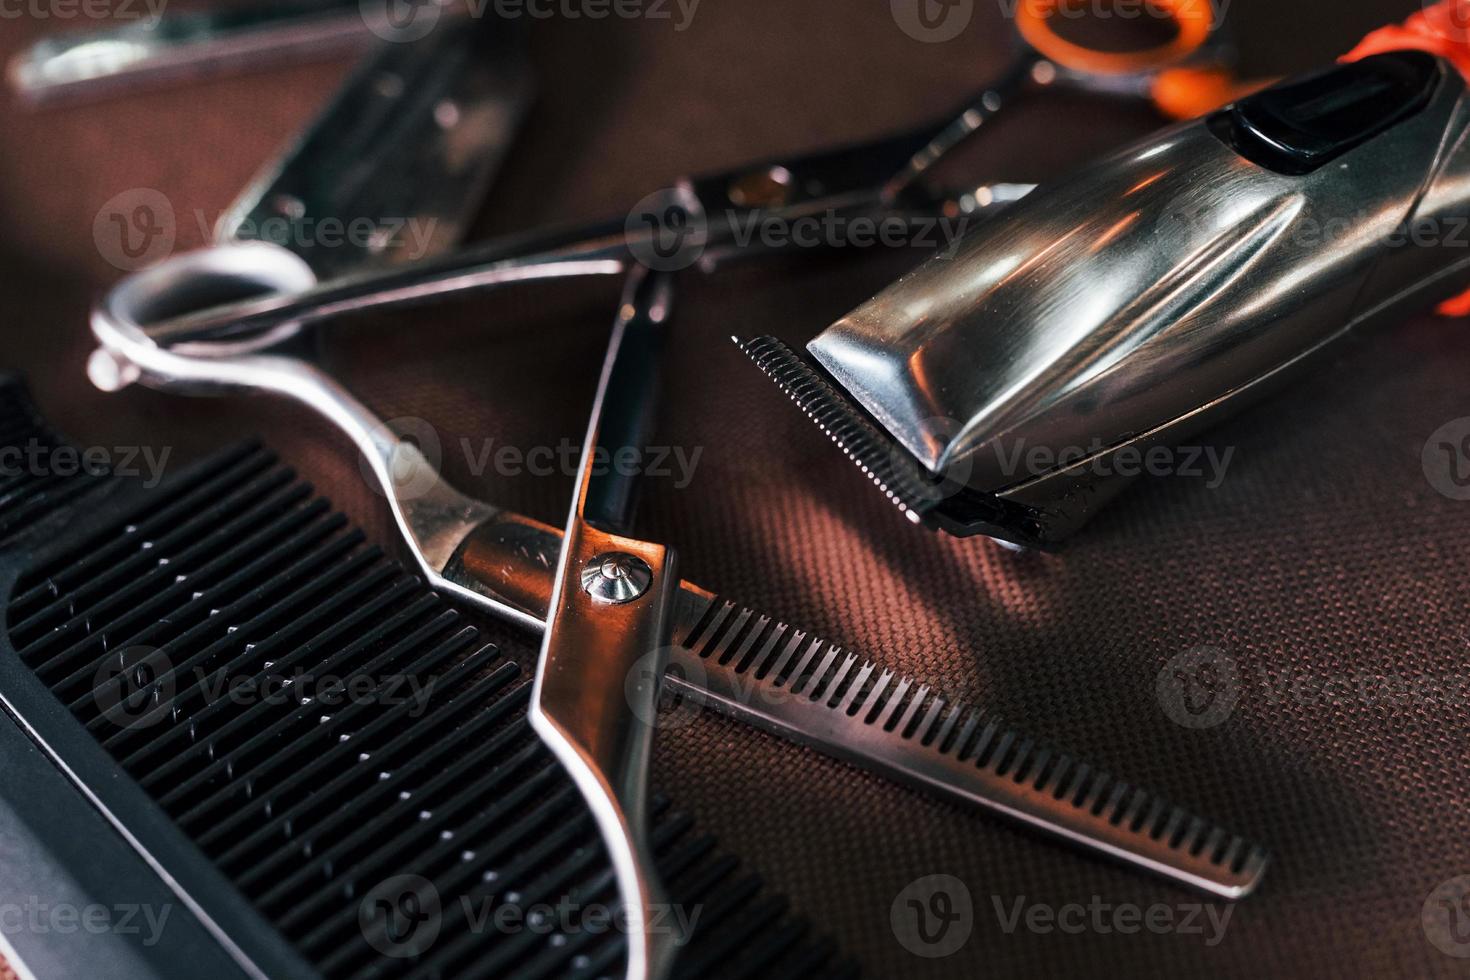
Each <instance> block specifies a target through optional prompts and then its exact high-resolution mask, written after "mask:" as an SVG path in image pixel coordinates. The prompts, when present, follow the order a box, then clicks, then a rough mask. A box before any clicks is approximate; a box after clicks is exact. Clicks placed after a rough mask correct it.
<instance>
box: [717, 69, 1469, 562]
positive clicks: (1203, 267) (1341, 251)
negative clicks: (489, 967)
mask: <svg viewBox="0 0 1470 980" xmlns="http://www.w3.org/2000/svg"><path fill="white" fill-rule="evenodd" d="M1467 126H1470V97H1467V94H1466V85H1465V81H1464V79H1463V78H1462V76H1461V75H1460V73H1459V72H1458V71H1456V70H1455V68H1454V67H1453V66H1452V65H1451V64H1450V63H1448V62H1446V61H1444V60H1442V59H1440V58H1437V57H1435V56H1433V55H1430V54H1427V53H1425V52H1421V51H1395V52H1391V53H1388V54H1380V55H1375V56H1372V57H1369V58H1366V59H1363V60H1361V61H1356V62H1351V63H1347V64H1342V65H1338V66H1335V67H1333V68H1330V69H1328V70H1326V71H1323V72H1319V73H1316V74H1313V75H1309V76H1305V77H1300V78H1296V79H1292V80H1289V81H1286V82H1283V83H1281V84H1278V85H1276V86H1274V87H1272V88H1270V89H1266V90H1265V91H1263V92H1260V93H1258V94H1256V95H1254V96H1251V97H1248V98H1245V99H1242V100H1240V101H1238V102H1236V103H1234V104H1233V105H1230V106H1227V107H1226V108H1224V109H1221V110H1219V111H1217V112H1215V113H1214V114H1212V115H1210V116H1208V117H1206V118H1204V119H1201V120H1198V121H1195V122H1190V123H1185V124H1180V125H1177V126H1173V127H1170V128H1168V129H1165V130H1163V131H1162V132H1160V133H1158V134H1156V135H1155V136H1154V137H1152V138H1151V139H1149V140H1147V141H1144V142H1141V143H1138V144H1136V145H1133V146H1131V147H1129V148H1127V149H1124V150H1122V151H1120V152H1118V153H1116V154H1115V155H1113V156H1111V157H1109V158H1107V159H1105V160H1103V161H1102V162H1100V163H1099V164H1097V165H1096V166H1093V167H1091V168H1089V169H1087V170H1085V171H1083V172H1081V173H1079V174H1077V175H1076V176H1074V177H1072V178H1070V179H1068V180H1066V181H1063V182H1060V183H1057V184H1055V185H1053V186H1051V187H1049V188H1047V187H1043V188H1042V189H1040V190H1038V191H1036V192H1034V193H1033V194H1031V195H1030V196H1028V197H1026V198H1025V199H1023V200H1022V201H1020V202H1018V203H1017V204H1015V205H1013V206H1012V207H1011V208H1009V209H1008V210H1006V211H1005V212H1003V213H1002V214H1001V215H999V216H998V217H997V218H996V219H995V220H991V221H987V222H985V223H984V224H983V225H981V226H980V227H978V228H977V229H976V230H975V231H974V232H972V233H971V234H970V235H969V236H968V237H967V238H966V239H964V240H963V241H962V242H961V243H960V245H959V246H958V248H957V249H956V250H955V251H954V253H953V254H942V255H938V256H935V257H933V258H931V259H929V260H928V261H927V262H926V263H925V264H924V265H922V266H921V267H919V268H918V269H917V270H915V271H914V272H912V273H910V274H909V275H907V276H905V277H904V278H902V279H900V280H899V281H898V282H896V283H894V284H893V285H891V286H890V287H888V288H887V289H885V290H884V291H883V292H881V293H879V294H878V295H877V296H876V297H874V298H873V299H872V300H870V301H868V302H867V303H865V304H863V305H862V306H860V307H858V308H857V309H856V310H854V311H853V312H852V313H850V314H848V315H847V316H845V317H843V318H842V319H840V320H838V321H837V322H836V323H834V324H832V325H831V326H830V327H828V328H827V329H826V330H825V331H823V332H822V333H821V334H820V335H819V336H817V337H816V339H814V340H813V341H812V342H811V343H810V344H808V346H807V350H808V352H809V353H810V355H811V358H812V359H813V360H814V361H815V365H816V366H813V365H811V364H809V363H808V362H807V361H806V360H805V359H803V358H801V357H799V356H798V355H796V354H795V353H794V352H792V351H791V350H790V349H789V348H787V347H785V345H783V344H781V343H780V342H779V341H775V340H773V339H772V338H758V339H756V340H752V341H748V342H742V347H743V348H744V349H745V350H746V352H747V353H748V354H750V355H751V356H752V357H753V358H754V359H755V360H756V362H757V363H758V364H759V365H760V366H761V368H762V369H763V370H764V371H765V372H766V373H767V374H768V375H770V376H771V377H772V378H773V379H774V380H776V381H777V382H778V383H779V384H780V385H781V386H782V387H783V388H784V389H785V390H787V392H788V393H789V394H790V395H791V396H792V398H793V399H795V400H796V401H797V402H798V403H799V404H800V405H801V406H802V407H803V409H804V410H805V411H806V412H807V414H808V415H809V416H811V417H812V418H813V419H814V420H816V421H817V422H818V423H819V424H820V425H821V426H822V427H823V429H824V430H826V431H827V432H828V433H829V434H830V435H831V436H832V437H833V439H834V440H835V441H837V442H838V443H839V444H840V445H841V446H842V447H843V449H844V450H845V451H846V452H847V453H848V455H850V456H851V457H852V458H853V459H854V460H855V461H856V462H857V463H858V464H859V465H860V466H861V467H862V468H863V469H864V471H865V472H867V473H868V474H869V475H870V476H871V477H872V479H873V480H874V482H875V483H877V484H878V485H879V486H880V487H881V488H882V489H883V490H884V492H885V493H886V494H887V495H888V496H889V497H890V498H891V499H893V501H894V502H895V503H896V504H898V506H899V507H900V509H901V510H903V511H904V512H905V514H906V515H907V516H909V518H910V519H911V520H914V521H916V522H921V523H924V524H927V525H929V526H932V527H937V528H940V529H943V530H946V531H948V532H950V533H953V534H958V535H970V534H986V535H991V536H993V537H997V538H1001V539H1004V540H1009V541H1012V542H1016V543H1020V544H1026V545H1041V546H1044V545H1046V544H1049V543H1052V542H1055V541H1057V540H1059V539H1061V538H1064V537H1065V536H1067V535H1068V534H1070V533H1071V532H1073V531H1074V530H1076V529H1077V528H1078V527H1080V526H1081V525H1082V524H1083V523H1084V522H1085V521H1086V520H1087V519H1088V518H1090V517H1091V516H1092V514H1093V513H1094V512H1095V511H1096V510H1097V509H1098V507H1099V506H1101V505H1102V504H1103V503H1105V502H1106V501H1107V500H1108V499H1110V498H1111V497H1112V496H1113V495H1114V494H1115V493H1116V492H1117V491H1118V490H1120V489H1121V488H1122V486H1123V485H1125V484H1126V483H1127V482H1128V480H1129V479H1131V478H1132V476H1135V475H1138V472H1139V471H1140V469H1141V466H1140V465H1139V463H1140V462H1141V461H1142V460H1145V459H1146V458H1147V454H1148V452H1149V450H1151V449H1154V448H1155V447H1166V449H1167V448H1168V447H1177V446H1179V445H1181V442H1180V441H1181V440H1183V439H1187V438H1189V437H1190V436H1192V435H1193V434H1195V433H1197V432H1198V431H1199V430H1201V429H1202V428H1204V427H1205V426H1207V425H1209V424H1211V423H1213V422H1215V421H1216V420H1218V419H1221V418H1223V417H1224V416H1226V415H1228V414H1229V413H1231V412H1233V411H1235V410H1236V409H1238V408H1240V407H1241V406H1243V405H1245V404H1246V403H1248V402H1250V401H1251V400H1253V399H1254V398H1256V397H1258V396H1259V395H1261V394H1263V393H1265V392H1267V391H1269V390H1270V389H1271V388H1272V387H1273V386H1274V385H1276V384H1279V383H1280V382H1281V381H1283V380H1285V379H1287V378H1289V377H1290V376H1291V374H1292V371H1293V370H1294V369H1296V368H1298V367H1300V366H1301V365H1303V364H1304V363H1305V362H1306V360H1307V357H1308V355H1310V354H1312V353H1313V352H1315V351H1317V350H1318V349H1320V348H1322V347H1323V346H1324V345H1326V344H1327V343H1329V342H1330V341H1332V340H1333V339H1335V338H1337V337H1339V336H1341V335H1343V334H1344V333H1345V332H1346V331H1348V330H1349V329H1352V328H1354V327H1357V326H1359V325H1362V324H1369V323H1373V322H1376V321H1379V320H1386V319H1390V318H1392V317H1395V316H1399V315H1402V314H1403V313H1405V312H1407V311H1410V310H1413V309H1416V308H1422V307H1426V306H1429V305H1431V304H1433V303H1435V302H1437V301H1441V300H1444V299H1446V298H1448V297H1449V296H1451V295H1453V294H1455V293H1458V292H1461V291H1463V290H1464V288H1465V286H1466V282H1467V280H1470V235H1467V233H1466V219H1467V217H1470V147H1467V146H1466V133H1467ZM1038 449H1039V450H1041V451H1040V452H1038V451H1037V450H1038ZM1158 451H1160V452H1162V451H1165V450H1158ZM1038 459H1040V460H1043V461H1047V460H1049V461H1051V465H1049V466H1043V467H1037V466H1036V465H1034V464H1035V461H1036V460H1038ZM1125 464H1131V465H1125Z"/></svg>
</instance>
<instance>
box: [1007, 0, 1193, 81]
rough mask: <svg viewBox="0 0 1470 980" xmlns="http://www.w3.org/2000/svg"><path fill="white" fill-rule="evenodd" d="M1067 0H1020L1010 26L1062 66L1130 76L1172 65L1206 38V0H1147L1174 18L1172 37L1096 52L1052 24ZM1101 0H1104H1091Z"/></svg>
mask: <svg viewBox="0 0 1470 980" xmlns="http://www.w3.org/2000/svg"><path fill="white" fill-rule="evenodd" d="M1071 2H1072V0H1021V3H1020V4H1019V5H1018V6H1017V8H1016V29H1017V30H1018V31H1019V32H1020V34H1021V37H1022V38H1024V39H1025V41H1026V43H1027V44H1029V45H1031V47H1032V48H1034V49H1035V50H1036V51H1037V52H1038V53H1039V54H1040V55H1041V56H1042V57H1044V58H1047V59H1048V60H1050V61H1054V62H1056V63H1057V64H1058V65H1060V66H1061V67H1063V68H1069V69H1071V70H1073V71H1081V72H1087V73H1089V74H1094V75H1134V74H1138V73H1140V72H1147V71H1154V70H1156V69H1159V68H1163V67H1165V66H1167V65H1174V64H1178V63H1179V62H1181V61H1183V60H1185V59H1186V58H1188V57H1189V56H1190V55H1192V54H1194V53H1195V52H1196V51H1198V50H1199V49H1200V47H1201V46H1202V45H1203V44H1204V43H1205V41H1207V40H1208V39H1209V36H1210V30H1211V29H1212V28H1213V27H1214V26H1215V11H1214V8H1213V7H1212V6H1211V2H1212V0H1147V2H1148V5H1149V6H1150V7H1153V8H1156V9H1159V10H1161V11H1163V12H1164V14H1165V15H1167V16H1168V18H1169V19H1170V20H1172V21H1173V22H1174V27H1175V29H1176V33H1175V36H1174V37H1173V38H1171V39H1170V40H1168V41H1167V42H1165V43H1164V44H1159V45H1155V46H1153V47H1150V48H1139V49H1138V50H1135V51H1099V50H1097V49H1095V48H1089V47H1087V46H1086V45H1082V44H1077V43H1075V42H1072V41H1068V40H1067V39H1066V38H1064V37H1062V36H1061V35H1060V34H1058V33H1057V32H1056V30H1055V29H1054V28H1053V27H1052V22H1053V19H1054V18H1055V16H1056V14H1057V12H1058V11H1059V10H1061V9H1062V8H1064V7H1066V6H1068V5H1069V4H1070V3H1071ZM1092 2H1094V3H1097V2H1104V0H1092Z"/></svg>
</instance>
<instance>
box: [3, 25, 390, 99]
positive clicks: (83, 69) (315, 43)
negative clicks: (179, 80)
mask: <svg viewBox="0 0 1470 980" xmlns="http://www.w3.org/2000/svg"><path fill="white" fill-rule="evenodd" d="M143 7H144V5H143V4H139V5H138V8H139V10H140V11H141V10H142V8H143ZM153 10H154V8H153V7H151V6H150V7H149V8H148V10H147V11H145V12H143V13H142V14H140V18H141V19H139V20H138V21H136V22H134V23H129V24H125V25H123V26H121V27H117V28H113V29H110V30H104V31H75V32H68V33H66V34H61V35H58V36H53V37H46V38H42V39H41V40H39V41H37V42H36V43H35V44H33V45H31V46H30V47H29V48H27V49H26V50H24V51H22V52H21V53H20V54H18V55H16V56H15V57H14V58H13V59H11V62H10V66H9V75H10V84H11V86H12V87H13V88H14V89H15V90H16V91H17V92H19V93H20V94H21V95H22V96H23V97H24V98H26V99H28V100H29V101H32V102H51V101H59V100H64V99H65V100H70V99H78V98H90V97H95V96H100V95H108V94H111V93H113V92H116V91H120V90H124V89H127V88H130V87H133V86H135V85H139V84H142V83H146V82H154V81H159V80H162V79H166V78H174V77H179V76H183V75H192V74H202V73H206V72H208V73H214V72H218V71H226V70H232V69H238V68H261V67H265V66H266V65H272V64H279V63H281V62H284V61H289V60H292V59H298V58H299V59H307V58H311V59H320V58H328V57H332V56H334V55H337V54H340V53H342V52H345V51H352V50H357V49H360V48H365V47H367V46H369V45H370V44H372V43H374V42H376V41H377V40H378V37H377V36H376V35H375V34H374V33H373V32H372V30H371V26H372V22H371V21H370V20H369V19H368V18H367V17H365V16H364V14H363V9H362V7H361V5H360V4H359V3H357V2H355V0H298V2H287V3H279V4H275V5H273V6H269V7H266V8H265V9H247V10H228V11H215V12H197V13H182V14H167V15H164V14H163V13H162V8H161V7H158V8H157V10H158V12H157V13H156V14H155V13H153V12H152V11H153Z"/></svg>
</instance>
